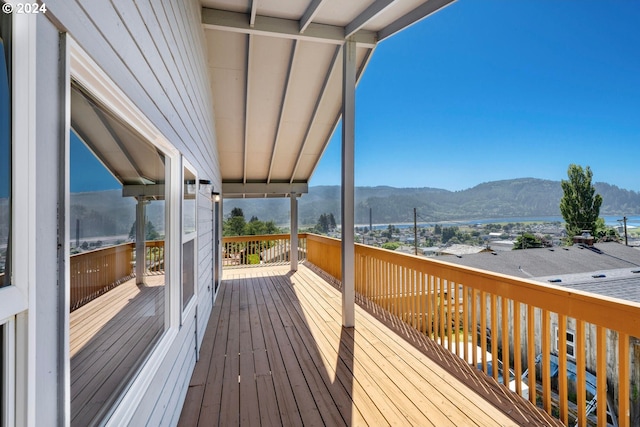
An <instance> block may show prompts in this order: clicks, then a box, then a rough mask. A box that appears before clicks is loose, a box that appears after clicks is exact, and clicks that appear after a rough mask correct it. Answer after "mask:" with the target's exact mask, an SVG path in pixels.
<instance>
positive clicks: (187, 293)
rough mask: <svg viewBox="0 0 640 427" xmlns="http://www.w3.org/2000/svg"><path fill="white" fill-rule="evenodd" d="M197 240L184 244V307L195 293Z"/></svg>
mask: <svg viewBox="0 0 640 427" xmlns="http://www.w3.org/2000/svg"><path fill="white" fill-rule="evenodd" d="M194 256H195V240H194V239H191V240H189V241H188V242H185V243H184V244H183V245H182V307H183V308H184V307H186V305H187V304H188V303H189V301H190V300H191V297H192V296H193V293H194V276H195V274H194V267H195V259H194Z"/></svg>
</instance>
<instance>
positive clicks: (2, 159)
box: [0, 13, 11, 287]
mask: <svg viewBox="0 0 640 427" xmlns="http://www.w3.org/2000/svg"><path fill="white" fill-rule="evenodd" d="M9 17H10V15H7V14H4V13H3V14H0V287H2V286H8V285H9V284H10V283H9V279H10V277H11V275H10V271H9V267H10V266H11V247H10V246H9V242H10V238H11V92H10V88H11V84H10V76H11V73H10V72H9V70H10V63H9V58H10V55H9V53H10V49H9V44H8V42H9V40H8V38H9V33H10V31H9V28H10V25H9V24H10V22H11V21H10V20H9Z"/></svg>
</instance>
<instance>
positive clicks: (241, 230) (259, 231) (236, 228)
mask: <svg viewBox="0 0 640 427" xmlns="http://www.w3.org/2000/svg"><path fill="white" fill-rule="evenodd" d="M281 232H282V231H281V230H280V229H279V228H278V227H277V226H276V223H275V222H273V221H266V222H265V221H260V220H259V219H258V217H257V216H252V217H251V219H249V222H247V221H246V220H245V218H244V212H243V211H242V209H240V208H233V209H232V210H231V213H230V214H229V216H228V217H227V219H226V220H225V221H224V222H223V223H222V235H223V236H260V235H264V234H279V233H281Z"/></svg>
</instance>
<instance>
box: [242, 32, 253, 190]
mask: <svg viewBox="0 0 640 427" xmlns="http://www.w3.org/2000/svg"><path fill="white" fill-rule="evenodd" d="M252 53H253V35H251V34H249V35H248V36H247V74H246V81H245V85H244V88H245V89H244V146H243V147H242V149H243V153H242V155H243V161H242V182H247V156H248V155H249V153H248V150H247V146H248V143H249V100H250V99H251V98H250V94H251V57H252V56H253V55H252Z"/></svg>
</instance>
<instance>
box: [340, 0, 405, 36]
mask: <svg viewBox="0 0 640 427" xmlns="http://www.w3.org/2000/svg"><path fill="white" fill-rule="evenodd" d="M394 1H395V0H376V1H375V2H374V3H372V4H371V5H370V6H369V7H368V8H366V9H365V10H364V11H363V12H362V13H361V14H360V15H358V16H356V17H355V19H354V20H353V21H351V22H350V23H349V24H347V26H346V27H344V36H345V38H347V37H351V36H352V35H353V34H355V33H356V31H358V30H359V29H360V28H362V27H364V26H365V25H367V23H368V22H369V21H370V20H372V19H373V18H375V17H376V16H378V15H379V14H380V13H382V12H383V11H384V10H385V9H386V8H387V7H389V5H390V4H391V3H393V2H394Z"/></svg>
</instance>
